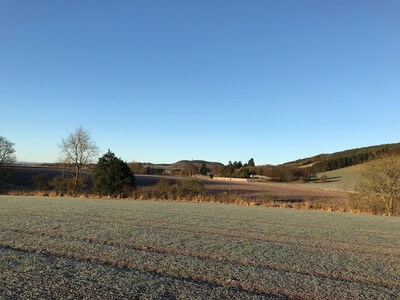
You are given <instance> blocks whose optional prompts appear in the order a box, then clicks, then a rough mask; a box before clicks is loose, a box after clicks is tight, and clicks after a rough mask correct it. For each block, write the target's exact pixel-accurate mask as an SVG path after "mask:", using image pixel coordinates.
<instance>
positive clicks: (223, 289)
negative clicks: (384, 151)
mask: <svg viewBox="0 0 400 300" xmlns="http://www.w3.org/2000/svg"><path fill="white" fill-rule="evenodd" d="M0 270H1V272H0V298H1V299H33V298H43V299H49V298H57V299H77V298H78V299H127V298H128V299H287V298H289V299H292V298H296V299H299V298H300V299H345V298H346V299H349V298H355V299H397V297H398V295H400V219H399V218H389V217H381V216H367V215H353V214H347V213H327V212H315V211H312V212H310V211H299V210H290V209H279V208H265V207H244V206H235V205H222V204H207V203H184V202H159V201H133V200H89V199H67V198H39V197H11V196H0Z"/></svg>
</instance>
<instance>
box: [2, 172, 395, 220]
mask: <svg viewBox="0 0 400 300" xmlns="http://www.w3.org/2000/svg"><path fill="white" fill-rule="evenodd" d="M7 195H10V196H37V197H60V195H58V194H57V193H56V192H54V191H21V190H12V191H8V192H7ZM61 197H77V198H96V199H99V198H101V197H99V196H98V195H96V194H81V195H77V196H73V195H68V194H64V195H61ZM103 198H104V199H107V198H108V199H109V197H103ZM129 198H130V199H134V200H135V199H138V200H149V199H150V200H168V201H189V202H209V203H223V204H234V205H244V206H264V207H280V208H291V209H302V210H318V211H336V212H351V213H364V214H378V215H384V214H385V210H384V209H383V207H382V205H381V203H380V202H379V201H377V200H376V199H372V198H368V199H367V198H365V197H361V196H359V195H358V194H355V193H349V192H342V191H331V190H321V189H315V188H310V187H309V185H299V184H285V183H259V182H245V183H238V182H229V181H227V182H221V181H213V180H202V181H199V180H181V181H179V180H176V179H165V180H161V181H160V183H159V184H158V185H150V186H141V187H138V189H137V190H136V191H135V192H134V193H133V194H132V195H131V196H130V197H129ZM399 214H400V212H399V209H397V210H396V213H395V215H399Z"/></svg>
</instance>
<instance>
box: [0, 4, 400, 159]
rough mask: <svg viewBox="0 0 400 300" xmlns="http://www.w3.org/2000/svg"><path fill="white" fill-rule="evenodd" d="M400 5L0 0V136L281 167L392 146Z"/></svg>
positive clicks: (28, 154) (45, 149)
mask: <svg viewBox="0 0 400 300" xmlns="http://www.w3.org/2000/svg"><path fill="white" fill-rule="evenodd" d="M399 11H400V1H397V0H396V1H389V0H388V1H366V0H363V1H340V0H335V1H297V0H292V1H285V0H279V1H267V0H263V1H234V0H229V1H222V0H213V1H206V0H202V1H187V0H185V1H172V0H171V1H19V0H10V1H9V0H0V107H1V108H0V109H1V118H0V135H1V136H5V137H7V138H8V139H9V140H10V141H12V142H14V143H15V149H16V150H17V152H16V155H17V159H18V160H20V161H35V162H55V161H56V160H57V157H58V148H57V144H58V143H60V141H61V139H62V138H63V137H66V136H67V134H68V132H72V131H74V129H75V128H77V127H79V126H80V125H82V126H83V127H84V128H86V129H87V130H88V131H90V132H91V135H92V138H93V140H94V141H95V142H96V143H97V145H98V146H99V147H100V149H101V151H102V153H104V152H106V151H107V149H108V148H110V149H111V150H112V151H113V152H115V153H116V155H117V156H119V157H121V158H122V159H124V160H126V161H142V162H147V161H150V162H166V163H172V162H175V161H177V160H180V159H205V160H210V161H220V162H223V163H227V162H228V161H229V160H232V161H234V160H241V161H243V162H247V160H248V159H250V158H251V157H253V158H254V160H255V162H256V164H267V163H271V164H278V163H282V162H286V161H290V160H294V159H298V158H303V157H307V156H312V155H316V154H319V153H329V152H335V151H340V150H345V149H349V148H357V147H363V146H370V145H376V144H384V143H393V142H399V129H400V123H399V112H400V55H399V53H400V18H399V14H398V12H399Z"/></svg>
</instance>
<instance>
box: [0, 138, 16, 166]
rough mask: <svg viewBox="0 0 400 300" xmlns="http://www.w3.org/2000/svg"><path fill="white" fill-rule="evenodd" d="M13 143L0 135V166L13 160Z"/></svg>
mask: <svg viewBox="0 0 400 300" xmlns="http://www.w3.org/2000/svg"><path fill="white" fill-rule="evenodd" d="M14 145H15V144H14V143H11V142H10V141H8V140H7V139H6V138H5V137H2V136H0V167H3V166H5V165H10V164H12V163H14V162H15V155H14V153H15V149H14Z"/></svg>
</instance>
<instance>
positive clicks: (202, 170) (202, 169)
mask: <svg viewBox="0 0 400 300" xmlns="http://www.w3.org/2000/svg"><path fill="white" fill-rule="evenodd" d="M207 171H208V170H207V165H206V163H202V164H201V167H200V174H201V175H207Z"/></svg>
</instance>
